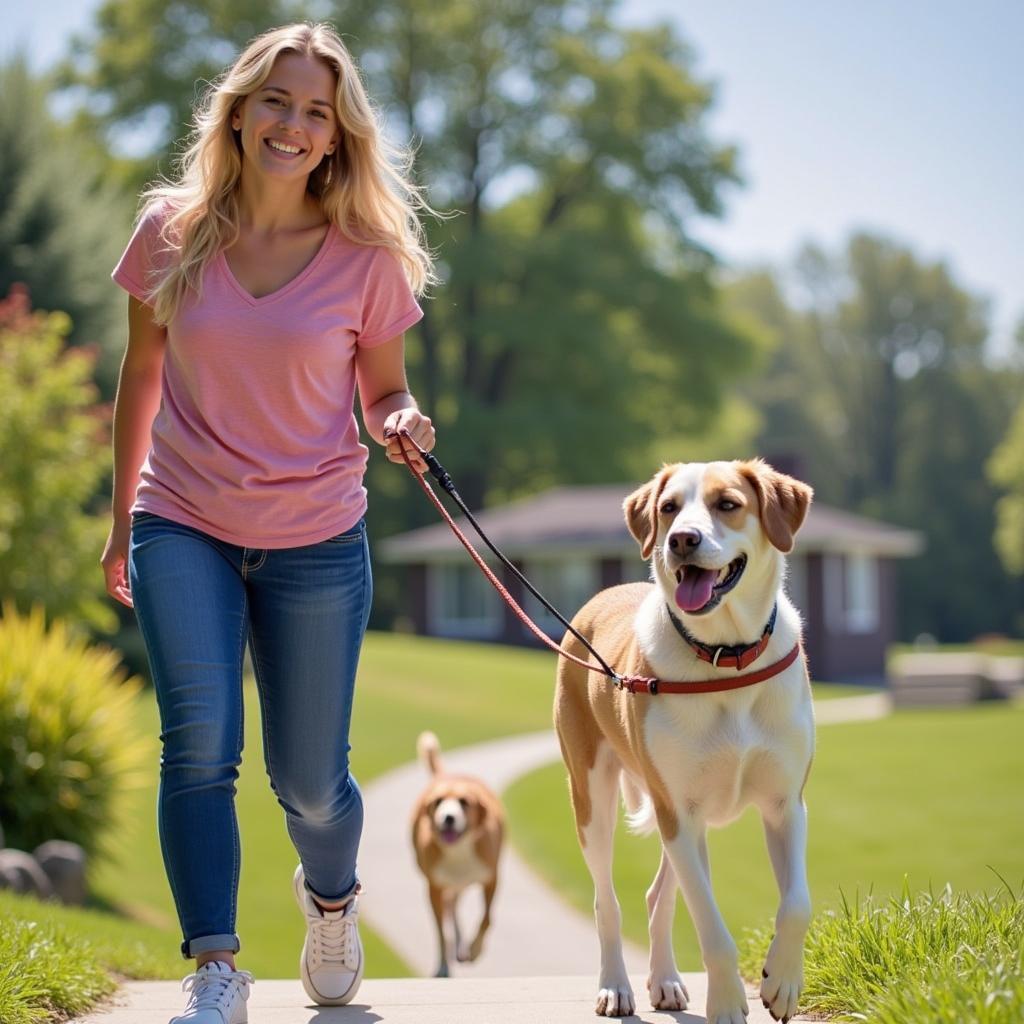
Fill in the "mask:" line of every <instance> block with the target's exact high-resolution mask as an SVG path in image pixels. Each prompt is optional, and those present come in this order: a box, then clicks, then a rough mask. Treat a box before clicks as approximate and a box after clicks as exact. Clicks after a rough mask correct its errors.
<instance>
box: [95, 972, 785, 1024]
mask: <svg viewBox="0 0 1024 1024" xmlns="http://www.w3.org/2000/svg"><path fill="white" fill-rule="evenodd" d="M683 978H684V980H685V982H686V987H687V990H688V991H689V993H690V1005H691V1006H692V1007H693V1009H692V1010H676V1011H668V1010H652V1009H651V1008H650V1004H649V1003H648V1001H647V992H646V990H645V989H644V977H643V976H642V975H637V976H635V977H633V978H632V982H633V990H634V992H635V993H636V996H637V1000H638V1006H637V1014H636V1015H635V1016H633V1017H620V1018H612V1019H618V1020H628V1021H630V1022H631V1024H632V1022H638V1021H640V1022H644V1024H673V1022H678V1024H705V1018H704V1013H703V1010H704V1005H705V1001H706V999H707V993H706V991H705V985H706V981H705V976H704V975H703V974H686V975H684V976H683ZM184 1005H185V1004H184V997H183V996H182V994H181V988H180V986H179V985H178V984H177V983H176V982H172V981H148V982H132V983H130V984H128V985H125V986H124V988H122V989H121V990H120V992H119V993H118V996H117V999H116V1002H115V1004H114V1005H113V1006H109V1007H106V1008H104V1009H103V1010H100V1011H97V1012H96V1013H93V1014H91V1015H90V1016H88V1017H85V1018H84V1019H83V1020H81V1021H79V1022H78V1024H167V1022H168V1020H170V1018H171V1017H172V1016H174V1015H175V1014H177V1013H181V1009H182V1007H183V1006H184ZM248 1009H249V1024H594V1022H595V1021H598V1020H602V1021H608V1020H609V1019H610V1018H608V1017H596V1016H595V1015H594V979H593V977H591V976H590V975H588V976H587V977H563V978H558V977H547V978H398V979H391V980H371V981H364V982H363V984H362V987H361V988H360V989H359V995H358V996H357V997H356V1003H355V1004H354V1005H352V1006H311V1005H310V1003H309V999H308V998H307V997H306V994H305V992H303V991H302V987H301V985H300V984H299V982H297V981H257V982H256V984H255V985H253V987H252V989H251V991H250V995H249V1004H248ZM794 1019H795V1020H799V1019H801V1018H794ZM747 1024H772V1019H771V1017H770V1015H769V1014H768V1011H767V1010H766V1009H765V1008H764V1007H763V1006H762V1005H761V1000H760V999H758V998H757V996H755V995H752V996H751V998H750V1016H749V1017H748V1018H747Z"/></svg>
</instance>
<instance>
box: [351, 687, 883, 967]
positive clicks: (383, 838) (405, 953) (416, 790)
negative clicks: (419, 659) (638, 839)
mask: <svg viewBox="0 0 1024 1024" xmlns="http://www.w3.org/2000/svg"><path fill="white" fill-rule="evenodd" d="M889 709H890V704H889V698H888V696H887V695H886V694H868V695H866V696H862V697H840V698H837V699H835V700H828V701H821V702H819V703H818V704H816V705H815V717H816V720H817V723H818V724H819V725H829V724H833V723H837V722H851V721H867V720H870V719H875V718H881V717H883V716H884V715H886V714H888V712H889ZM441 757H442V760H443V762H444V767H445V769H446V770H447V771H450V772H453V773H465V774H470V775H475V776H477V777H478V778H481V779H483V780H484V781H485V782H486V783H487V784H488V785H489V786H491V788H492V789H494V790H495V792H497V793H501V792H502V791H503V790H505V789H507V788H508V786H509V785H510V784H511V783H512V782H514V781H515V780H516V779H517V778H519V777H520V776H522V775H525V774H527V773H528V772H531V771H533V770H534V769H535V768H540V767H542V766H543V765H546V764H550V763H551V762H553V761H558V760H559V759H560V753H559V749H558V741H557V740H556V738H555V735H554V733H553V732H552V731H550V730H547V731H545V732H541V733H531V734H528V735H525V736H512V737H508V738H506V739H501V740H495V741H493V742H489V743H480V744H476V745H474V746H471V747H461V748H459V749H457V750H447V751H446V750H442V751H441ZM426 784H427V773H426V769H425V768H423V767H422V765H420V764H419V763H417V762H411V763H410V764H407V765H403V766H402V767H400V768H397V769H395V770H394V771H391V772H389V773H387V774H386V775H383V776H380V777H379V778H377V779H376V780H374V781H373V782H371V783H369V784H368V785H367V786H366V787H365V788H364V790H363V801H364V803H365V805H366V823H365V826H364V831H363V838H362V843H361V845H360V850H359V874H360V877H361V879H362V882H363V885H364V886H365V889H366V894H365V896H363V897H362V898H361V899H360V913H361V914H362V916H363V917H364V918H365V919H366V921H367V923H368V924H369V925H370V926H371V927H372V928H373V929H375V930H376V931H377V932H378V933H379V934H380V936H381V937H382V938H383V939H384V940H385V941H386V942H387V943H388V944H389V945H391V946H392V947H393V948H394V949H395V951H396V952H397V953H399V955H400V956H401V957H402V958H403V959H404V960H405V961H406V963H408V964H409V966H410V967H411V968H412V969H413V970H414V971H416V972H417V973H419V974H422V975H425V976H429V975H431V974H433V972H434V970H435V969H436V967H437V940H436V937H435V930H434V923H433V917H432V915H431V913H430V910H429V906H428V903H427V890H426V883H425V881H424V879H423V876H422V875H421V874H420V872H419V869H418V868H417V867H416V862H415V859H414V856H413V852H412V843H411V840H410V815H411V811H412V807H413V804H414V802H415V800H416V798H417V796H418V795H419V794H420V792H421V791H422V790H423V788H424V787H425V786H426ZM566 813H567V814H568V813H569V811H568V805H567V807H566ZM634 895H636V894H634ZM471 897H472V898H471ZM637 898H639V897H637ZM463 903H464V904H465V906H464V907H463V913H462V914H460V920H465V922H466V924H465V926H464V927H463V931H464V932H466V931H469V932H470V934H473V932H472V929H475V926H476V922H477V921H478V920H479V910H478V902H477V900H476V889H475V888H474V890H473V891H472V893H471V894H467V896H466V897H465V899H464V900H463ZM492 915H493V920H494V924H493V925H492V927H491V930H490V932H489V933H488V936H487V941H486V943H485V948H484V952H483V954H482V955H481V957H480V959H479V960H477V961H476V963H474V964H457V963H453V964H451V971H452V974H453V975H454V976H456V977H458V976H463V977H469V976H476V977H481V978H483V977H524V976H531V977H532V976H540V975H547V976H551V975H571V974H584V975H591V974H593V973H594V972H595V971H596V969H597V965H598V963H599V962H600V958H599V951H598V944H597V932H596V929H595V927H594V922H593V918H592V917H591V916H590V915H589V914H588V915H583V914H580V913H579V912H578V911H577V910H575V909H574V908H572V907H570V906H569V905H568V904H567V903H566V902H565V901H564V900H563V899H562V898H561V897H560V896H559V895H558V894H557V893H556V892H554V891H553V890H552V889H551V888H550V887H549V886H548V885H547V883H546V882H544V881H542V880H541V879H540V878H538V877H537V875H536V874H534V872H533V871H532V870H531V869H530V868H528V867H527V866H526V864H525V863H524V862H523V860H522V859H521V858H520V857H519V856H518V855H517V854H516V851H515V849H514V848H513V846H512V844H510V843H506V845H505V850H504V852H503V854H502V865H501V876H500V880H499V885H498V892H497V895H496V897H495V903H494V907H493V909H492ZM646 960H647V954H646V950H643V949H641V948H640V947H638V946H636V945H634V944H632V943H630V944H628V945H627V946H626V965H627V967H628V968H629V971H630V973H631V974H632V973H637V974H643V973H645V972H646V969H647V964H646Z"/></svg>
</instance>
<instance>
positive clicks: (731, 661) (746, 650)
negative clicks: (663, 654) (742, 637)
mask: <svg viewBox="0 0 1024 1024" xmlns="http://www.w3.org/2000/svg"><path fill="white" fill-rule="evenodd" d="M665 610H666V611H667V612H668V617H669V620H670V621H671V622H672V625H673V626H675V629H676V632H677V633H678V634H679V635H680V636H681V637H682V638H683V639H684V640H685V641H686V642H687V644H689V645H690V648H691V649H692V650H693V653H694V654H696V655H697V657H698V658H700V660H701V661H706V662H707V663H708V664H709V665H714V666H715V668H734V669H736V671H737V672H742V671H743V669H745V668H746V667H747V666H748V665H753V663H754V662H755V661H757V659H758V658H760V657H761V655H762V654H764V651H765V648H766V647H767V646H768V641H769V640H771V638H772V633H773V632H774V631H775V619H776V617H777V616H778V614H779V606H778V604H775V605H774V606H773V607H772V614H771V615H770V616H769V618H768V625H767V626H765V627H764V632H763V633H762V634H761V637H760V639H758V640H755V641H754V642H753V643H752V644H720V645H718V646H715V645H714V644H706V643H703V642H701V641H700V640H698V639H697V638H696V637H695V636H691V635H690V633H689V631H688V630H687V628H686V627H685V626H684V625H683V624H682V623H681V622H680V621H679V620H678V619H677V618H676V617H675V615H674V614H673V613H672V609H671V608H669V606H668V605H665Z"/></svg>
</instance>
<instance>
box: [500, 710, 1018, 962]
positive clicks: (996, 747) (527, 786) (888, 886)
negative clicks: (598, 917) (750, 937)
mask: <svg viewBox="0 0 1024 1024" xmlns="http://www.w3.org/2000/svg"><path fill="white" fill-rule="evenodd" d="M1022 726H1024V708H1021V707H1016V708H1011V707H1007V706H1005V705H1001V706H995V705H983V706H978V707H973V708H968V709H962V710H960V709H958V710H956V711H948V710H943V711H914V712H910V711H907V712H901V713H899V714H896V715H893V716H892V717H890V718H888V719H884V720H882V721H877V722H870V723H851V724H848V725H834V726H824V727H822V728H820V729H819V730H818V751H817V754H816V756H815V760H814V767H813V769H812V771H811V777H810V781H809V783H808V787H807V804H808V809H809V819H810V834H809V849H808V867H809V879H810V885H811V893H812V897H813V899H814V905H815V907H816V908H817V909H818V910H819V911H820V910H821V909H822V908H825V907H828V906H833V907H834V906H835V905H836V904H837V903H838V901H839V890H840V888H842V889H843V890H844V891H846V892H851V893H853V892H858V891H859V892H866V891H868V890H869V889H871V888H873V889H874V891H875V892H876V893H878V894H888V893H899V892H900V891H901V890H902V886H903V883H904V878H905V877H906V876H909V878H910V881H911V883H912V884H913V886H914V887H915V888H926V887H927V886H929V885H933V886H935V887H937V888H941V887H942V886H944V885H945V884H946V883H947V882H950V883H952V884H953V886H954V887H955V888H957V889H964V890H967V891H973V892H978V891H983V890H985V889H986V888H991V886H992V882H993V878H994V876H993V874H992V871H991V870H990V869H989V867H987V865H992V866H993V867H995V868H996V869H997V870H999V871H1000V872H1001V873H1002V874H1004V875H1005V876H1006V877H1008V878H1010V879H1024V790H1022V789H1021V786H1020V779H1021V778H1022V777H1024V744H1022V743H1021V737H1022ZM505 801H506V805H507V807H508V810H509V815H510V828H509V835H510V838H511V839H512V841H513V842H514V843H515V845H516V847H517V848H518V849H519V851H520V852H521V853H522V854H523V856H524V857H525V858H526V859H527V861H528V862H529V863H530V864H531V865H532V866H533V867H534V869H535V870H536V871H537V872H538V873H539V874H541V875H542V876H544V877H545V878H547V879H548V880H549V881H550V882H551V883H552V885H553V886H554V887H555V888H556V889H558V891H559V892H561V893H562V894H563V895H564V896H565V897H566V898H567V899H569V900H570V902H572V903H573V904H574V905H576V906H577V907H578V908H579V909H580V910H581V911H583V912H584V913H586V914H587V915H588V916H589V915H590V914H591V913H592V907H593V888H592V886H591V882H590V876H589V874H588V873H587V870H586V866H585V865H584V863H583V858H582V856H581V855H580V852H579V846H578V844H577V841H576V834H575V830H574V828H573V824H572V812H571V809H570V806H569V796H568V789H567V785H566V781H565V769H564V768H563V767H562V765H561V764H558V765H553V766H550V767H547V768H543V769H540V770H539V771H536V772H534V773H532V774H531V775H528V776H526V777H525V778H523V779H520V780H519V781H518V782H516V783H515V784H514V785H513V786H512V787H511V788H510V789H509V790H508V791H507V792H506V794H505ZM709 849H710V857H711V869H712V876H713V879H714V889H715V896H716V900H717V902H718V905H719V908H720V909H721V911H722V914H723V916H724V918H725V920H726V923H727V925H728V926H729V928H730V930H731V931H732V933H733V935H739V933H740V932H741V930H742V929H743V928H745V927H754V926H759V925H761V924H763V923H764V922H766V921H770V920H771V919H772V918H773V916H774V913H775V909H776V905H777V902H778V895H777V889H776V887H775V881H774V878H773V876H772V872H771V868H770V866H769V863H768V856H767V854H766V852H765V848H764V839H763V836H762V831H761V827H760V823H759V821H758V819H757V816H756V813H755V812H754V811H753V810H748V812H747V813H746V814H744V815H743V816H742V817H741V818H740V820H739V821H737V822H736V823H734V824H733V825H730V826H729V827H728V828H726V829H721V830H714V831H712V832H711V833H710V834H709ZM658 857H659V845H658V841H657V838H656V837H653V836H652V837H648V838H646V839H640V838H638V837H636V836H632V835H629V834H627V833H626V831H625V829H624V828H621V827H620V828H619V830H618V832H617V834H616V837H615V881H616V889H617V892H618V894H619V900H620V902H621V904H622V915H623V931H624V933H625V934H626V935H627V936H629V937H630V938H631V939H633V940H634V941H636V942H638V943H640V944H641V945H644V946H646V942H647V915H646V908H645V905H644V893H645V891H646V889H647V887H648V886H649V885H650V882H651V879H652V878H653V877H654V873H655V871H656V869H657V866H658ZM680 910H681V912H680V913H678V914H677V917H676V924H675V933H674V934H675V948H676V954H677V957H678V959H679V962H680V966H681V967H683V968H684V969H686V970H700V969H701V962H700V955H699V952H698V949H697V941H696V935H695V933H694V931H693V927H692V925H691V923H690V920H689V916H688V915H687V914H686V912H685V909H683V908H680Z"/></svg>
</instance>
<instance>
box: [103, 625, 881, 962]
mask: <svg viewBox="0 0 1024 1024" xmlns="http://www.w3.org/2000/svg"><path fill="white" fill-rule="evenodd" d="M554 672H555V659H554V657H553V656H552V655H550V654H548V653H546V652H543V651H532V650H523V649H518V648H508V647H495V646H491V645H486V644H475V643H458V642H452V641H442V640H433V639H427V638H423V637H410V636H398V635H389V634H382V633H370V634H369V635H368V636H367V639H366V643H365V645H364V648H363V656H362V660H361V663H360V668H359V681H358V685H357V696H356V711H355V718H354V723H353V727H352V739H351V742H352V748H353V752H352V760H353V766H354V770H355V774H356V777H357V778H358V779H359V780H360V782H361V783H364V784H365V783H367V782H369V781H370V780H371V779H372V778H373V777H374V776H376V775H379V774H381V773H382V772H385V771H387V770H388V769H390V768H393V767H396V766H397V765H399V764H402V763H404V762H406V761H409V760H411V759H413V758H414V757H415V744H416V737H417V736H418V735H419V733H420V731H421V730H423V729H427V728H429V729H432V730H434V731H435V732H436V733H437V734H438V737H439V739H440V741H441V745H442V747H443V748H445V749H451V748H454V747H458V746H462V745H465V744H468V743H474V742H479V741H482V740H487V739H493V738H497V737H501V736H507V735H511V734H514V733H522V732H532V731H535V730H538V729H549V728H551V702H552V696H553V693H554ZM861 692H865V691H863V690H858V689H856V688H853V687H842V686H827V685H821V686H819V687H816V695H817V696H818V697H819V698H828V697H832V696H845V695H850V694H856V693H861ZM245 700H246V719H245V756H244V760H243V764H242V769H241V778H240V780H239V787H238V811H239V823H240V828H241V832H242V876H241V886H240V891H239V898H238V929H239V934H240V935H241V937H242V943H243V947H242V956H241V957H240V958H239V963H240V964H242V965H244V966H245V967H246V968H247V969H250V970H252V971H254V972H255V973H256V975H257V976H262V977H291V976H292V975H294V974H295V971H296V962H297V958H298V950H299V949H300V948H301V945H302V921H301V918H300V917H299V915H298V912H297V910H296V908H295V906H294V901H293V897H292V893H291V876H292V871H293V870H294V868H295V853H294V850H293V849H292V846H291V843H290V841H289V839H288V837H287V834H286V832H285V828H284V816H283V812H282V811H281V810H280V808H279V807H278V805H277V803H276V801H275V800H274V798H273V796H272V794H271V792H270V787H269V784H268V782H267V778H266V775H265V773H264V769H263V757H262V741H261V738H260V734H259V714H258V711H257V700H256V693H255V689H254V686H253V684H252V680H251V679H248V680H247V682H246V691H245ZM138 718H139V728H140V730H141V732H142V733H143V734H145V735H149V736H152V737H154V740H153V747H152V756H151V760H150V769H149V772H148V774H147V782H146V784H145V785H144V786H143V787H142V788H141V789H140V790H139V791H138V792H136V793H134V794H133V795H132V798H131V803H132V808H131V813H130V814H129V816H128V817H129V819H130V821H131V823H132V824H131V826H130V827H129V829H128V830H127V831H125V832H124V834H122V835H119V836H118V837H117V842H116V845H115V851H116V856H117V859H116V861H111V862H109V863H107V864H103V865H100V866H99V868H98V869H97V871H96V872H95V874H94V878H93V881H94V886H93V888H94V890H95V891H96V893H97V895H98V896H99V898H100V899H101V900H102V901H104V902H107V903H109V904H111V905H112V906H115V907H117V908H119V909H121V910H124V911H126V912H128V913H129V914H130V915H131V916H133V917H135V918H137V919H139V920H142V921H145V922H147V923H150V924H153V925H155V926H156V927H158V928H161V929H162V930H163V931H164V933H165V934H166V936H167V941H168V943H169V944H170V945H171V946H172V947H175V948H176V947H177V944H178V943H179V942H180V936H179V935H178V929H177V922H176V918H175V915H174V904H173V901H172V899H171V895H170V890H169V889H168V886H167V881H166V878H165V876H164V870H163V863H162V861H161V858H160V848H159V843H158V840H157V833H156V812H155V805H156V785H157V741H156V738H155V737H156V736H157V734H158V732H159V727H158V717H157V710H156V702H155V700H154V697H153V694H152V692H149V691H147V692H144V693H143V694H142V696H141V698H140V701H139V707H138ZM360 930H361V932H362V933H363V937H364V941H365V943H366V947H367V971H368V974H369V976H371V977H395V976H401V975H404V974H408V973H409V971H408V968H407V967H406V965H405V964H403V963H402V962H401V961H400V960H399V959H398V958H397V957H396V956H395V955H394V954H393V953H392V952H391V950H390V949H389V948H388V947H386V946H385V945H384V944H383V943H382V942H381V941H380V940H379V939H378V938H377V937H376V936H375V935H374V934H373V933H372V931H371V930H370V929H369V928H366V927H361V929H360ZM184 966H185V965H184V963H183V962H181V963H180V965H179V966H178V967H176V968H175V973H181V969H182V968H183V967H184Z"/></svg>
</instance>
